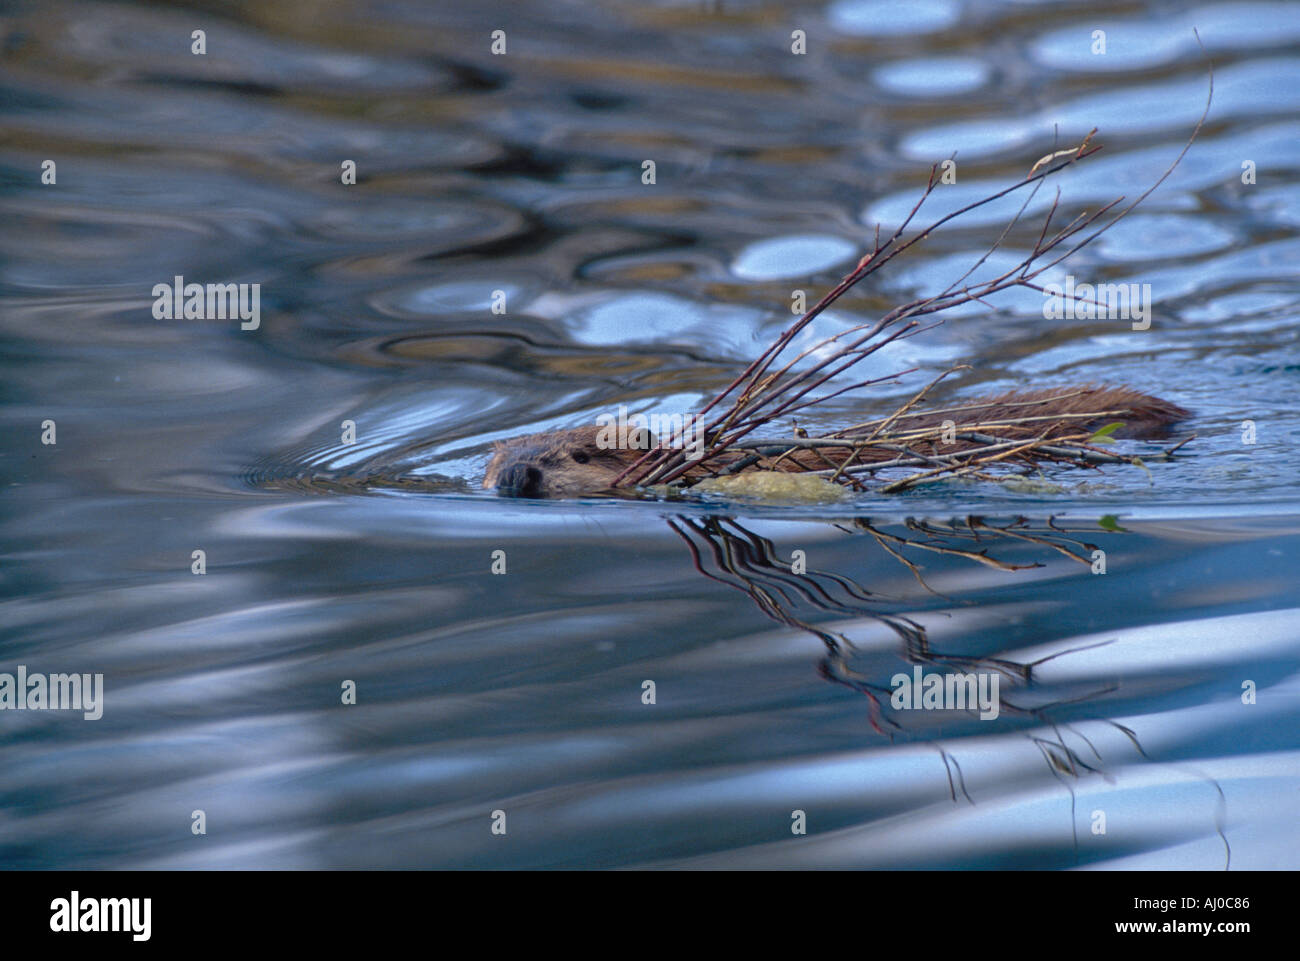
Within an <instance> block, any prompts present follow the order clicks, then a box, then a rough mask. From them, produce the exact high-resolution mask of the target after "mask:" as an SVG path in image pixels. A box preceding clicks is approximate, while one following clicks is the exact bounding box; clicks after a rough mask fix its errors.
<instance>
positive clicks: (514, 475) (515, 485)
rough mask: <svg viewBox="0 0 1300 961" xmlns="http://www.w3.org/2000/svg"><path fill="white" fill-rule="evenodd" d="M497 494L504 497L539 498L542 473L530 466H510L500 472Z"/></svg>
mask: <svg viewBox="0 0 1300 961" xmlns="http://www.w3.org/2000/svg"><path fill="white" fill-rule="evenodd" d="M497 493H498V494H501V495H502V496H504V497H540V496H541V494H542V472H541V471H539V470H538V469H537V468H536V467H534V466H532V465H531V464H511V465H510V466H509V467H507V468H506V469H505V470H503V471H502V472H501V478H500V480H499V481H498V482H497Z"/></svg>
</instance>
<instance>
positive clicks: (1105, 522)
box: [1097, 514, 1128, 534]
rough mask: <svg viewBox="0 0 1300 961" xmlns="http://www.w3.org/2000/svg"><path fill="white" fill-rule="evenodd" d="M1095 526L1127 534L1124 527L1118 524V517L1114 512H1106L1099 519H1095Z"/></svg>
mask: <svg viewBox="0 0 1300 961" xmlns="http://www.w3.org/2000/svg"><path fill="white" fill-rule="evenodd" d="M1097 526H1098V527H1100V528H1101V529H1102V530H1107V531H1111V532H1113V533H1116V534H1127V533H1128V531H1126V530H1125V529H1124V528H1122V527H1120V526H1119V518H1118V517H1116V516H1115V515H1114V514H1107V515H1106V516H1105V517H1103V518H1102V519H1101V520H1099V521H1097Z"/></svg>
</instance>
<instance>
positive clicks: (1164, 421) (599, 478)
mask: <svg viewBox="0 0 1300 961" xmlns="http://www.w3.org/2000/svg"><path fill="white" fill-rule="evenodd" d="M1099 411H1104V412H1109V413H1103V414H1102V415H1101V416H1072V415H1084V414H1087V415H1093V414H1096V413H1097V412H1099ZM1186 416H1187V411H1185V410H1184V409H1183V408H1181V407H1179V406H1178V405H1177V404H1171V403H1169V402H1168V401H1165V400H1161V399H1160V398H1158V397H1151V396H1149V395H1147V394H1143V393H1141V392H1139V391H1136V390H1132V389H1131V388H1128V387H1083V388H1079V387H1076V388H1059V389H1052V390H1032V391H1010V392H1008V393H1005V394H999V395H996V396H991V397H984V398H978V399H976V400H970V401H956V402H953V403H952V404H950V405H948V406H947V407H943V408H938V409H934V410H928V411H918V412H915V413H907V414H904V415H902V416H901V417H899V418H897V419H896V420H894V421H893V422H892V423H891V424H890V426H889V427H888V428H887V431H888V433H890V434H894V435H896V434H899V433H903V432H906V431H910V430H916V429H918V428H935V427H939V426H941V425H942V424H943V422H944V421H946V420H951V421H953V422H954V423H955V424H956V427H957V430H958V431H962V430H974V429H978V430H979V431H980V432H981V433H983V434H988V435H993V436H997V437H1002V438H1006V439H1008V440H1014V439H1026V440H1029V439H1033V438H1037V437H1040V436H1043V435H1044V434H1046V436H1047V437H1049V438H1053V437H1063V436H1066V435H1067V434H1078V433H1081V432H1084V431H1089V432H1090V431H1094V430H1097V429H1099V428H1101V427H1103V426H1105V425H1106V424H1109V423H1113V422H1115V421H1121V422H1123V424H1124V426H1123V427H1122V428H1120V429H1119V430H1117V431H1116V432H1115V433H1114V435H1113V436H1116V437H1147V438H1152V437H1160V436H1164V435H1165V434H1167V432H1168V428H1169V425H1171V424H1173V423H1175V422H1176V421H1179V420H1181V419H1182V418H1184V417H1186ZM1025 417H1042V418H1046V419H1043V420H1034V421H1029V422H1026V423H1020V424H1009V423H1004V425H1003V426H1001V427H998V426H996V425H997V424H998V423H999V422H1006V421H1010V420H1014V419H1019V418H1025ZM878 426H879V421H874V422H871V423H867V424H859V425H856V426H854V427H849V428H846V429H845V430H842V431H840V432H838V436H841V437H864V436H867V435H869V434H871V433H872V432H873V431H875V430H876V428H877V427H878ZM600 433H601V428H599V427H597V426H595V425H590V426H585V427H575V428H573V429H571V430H553V431H546V432H544V433H541V434H529V435H527V436H524V437H515V438H511V439H510V440H506V441H499V442H498V443H497V445H496V449H495V451H494V452H493V454H492V459H491V461H489V462H488V466H487V471H486V473H485V475H484V477H483V486H484V487H486V488H496V490H497V492H498V493H499V494H502V495H504V496H513V497H576V496H581V495H584V494H597V493H600V492H602V491H607V490H609V489H610V487H611V485H612V484H613V482H614V480H615V478H617V477H618V476H619V475H620V474H622V473H623V472H624V471H625V470H626V469H627V468H628V467H630V466H631V465H632V464H633V463H634V462H635V461H637V460H638V459H639V458H640V457H641V456H642V454H644V453H645V451H646V449H647V448H646V447H644V446H643V447H626V448H602V447H600V446H599V445H598V444H597V437H598V436H599V434H600ZM911 446H912V448H913V449H914V450H916V451H917V452H918V453H921V454H936V453H952V452H953V451H954V450H962V449H968V448H970V447H973V446H977V445H975V444H973V443H971V442H969V441H960V440H959V441H958V442H957V443H956V444H955V445H940V444H938V443H936V442H934V441H928V440H927V441H919V442H915V443H913V444H912V445H911ZM822 453H824V455H825V456H824V457H823V456H822ZM822 453H819V452H818V451H813V450H799V451H796V452H795V453H793V454H790V455H788V456H786V457H782V458H779V459H776V458H772V459H764V460H760V461H759V462H757V463H755V464H753V465H752V466H749V467H746V468H745V470H783V471H790V472H797V471H814V470H825V469H826V468H828V467H833V466H835V465H836V464H838V463H839V462H840V461H841V460H843V458H844V456H845V455H846V454H847V453H848V449H847V448H822ZM739 456H742V455H739V454H732V455H727V456H725V457H722V458H718V459H716V460H714V461H713V466H714V467H715V468H716V467H717V466H719V465H720V464H725V463H728V462H730V461H732V460H734V459H736V458H737V457H739ZM895 456H896V454H895V452H892V451H889V450H885V449H870V448H868V449H864V450H862V451H861V452H860V453H859V455H858V459H859V461H865V462H873V461H884V460H889V459H891V458H893V457H895ZM827 458H830V459H831V460H832V461H833V463H828V460H827ZM708 473H709V472H708V471H705V470H699V471H694V472H688V473H687V475H686V480H687V481H694V480H699V479H700V478H701V477H704V476H706V475H707V474H708Z"/></svg>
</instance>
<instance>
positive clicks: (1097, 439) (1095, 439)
mask: <svg viewBox="0 0 1300 961" xmlns="http://www.w3.org/2000/svg"><path fill="white" fill-rule="evenodd" d="M1123 426H1124V422H1123V421H1122V420H1117V421H1115V422H1113V423H1110V424H1107V425H1106V426H1105V427H1103V428H1101V430H1099V431H1097V432H1096V433H1094V434H1093V435H1092V436H1091V437H1089V438H1088V440H1089V441H1091V442H1092V443H1094V444H1113V443H1115V438H1113V437H1111V436H1110V435H1111V434H1113V433H1115V431H1117V430H1119V429H1120V428H1121V427H1123Z"/></svg>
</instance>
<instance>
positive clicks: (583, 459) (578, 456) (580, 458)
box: [573, 450, 591, 464]
mask: <svg viewBox="0 0 1300 961" xmlns="http://www.w3.org/2000/svg"><path fill="white" fill-rule="evenodd" d="M573 459H574V460H576V461H577V462H578V463H579V464H585V463H587V461H589V460H591V458H590V457H588V456H587V455H586V454H585V453H584V452H583V451H580V450H575V451H574V452H573Z"/></svg>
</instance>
